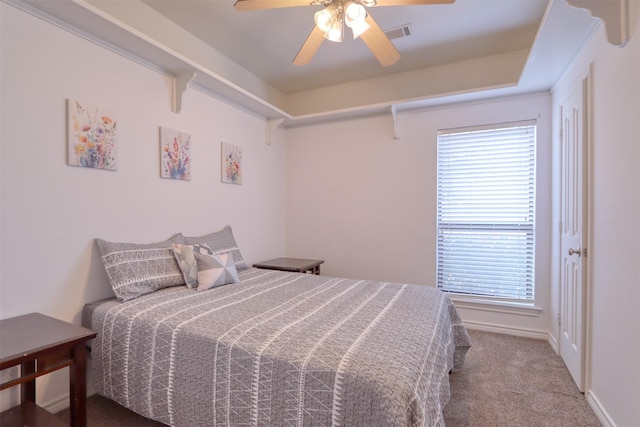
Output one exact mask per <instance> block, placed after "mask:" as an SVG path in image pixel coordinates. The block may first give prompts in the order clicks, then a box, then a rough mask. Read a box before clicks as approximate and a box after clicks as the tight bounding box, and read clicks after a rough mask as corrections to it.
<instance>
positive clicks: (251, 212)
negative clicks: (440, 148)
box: [0, 3, 285, 407]
mask: <svg viewBox="0 0 640 427" xmlns="http://www.w3.org/2000/svg"><path fill="white" fill-rule="evenodd" d="M0 13H1V41H2V46H1V48H2V68H1V96H2V99H1V108H2V113H1V151H0V153H1V163H0V171H1V181H0V182H1V184H2V187H1V200H2V205H1V211H0V214H1V228H0V232H1V262H2V264H1V275H0V318H7V317H12V316H16V315H21V314H25V313H29V312H42V313H44V314H47V315H50V316H53V317H57V318H60V319H63V320H67V321H73V322H75V323H79V320H80V317H79V316H80V312H81V310H82V306H83V304H84V303H85V302H87V301H92V300H96V299H99V298H102V297H106V296H109V295H111V289H110V287H109V284H108V281H107V277H106V274H105V272H104V269H103V267H102V264H101V261H100V259H99V256H98V252H97V248H96V246H95V244H94V238H96V237H101V238H104V239H107V240H112V241H125V242H139V243H148V242H154V241H160V240H164V239H166V238H168V237H169V236H170V235H172V234H173V233H176V232H183V233H184V234H185V235H197V234H204V233H208V232H212V231H215V230H218V229H219V228H221V227H222V226H224V225H225V224H230V225H231V226H232V227H233V230H234V234H235V237H236V240H237V241H238V244H239V246H240V249H241V250H242V253H243V255H244V257H245V258H246V259H247V260H248V261H249V262H257V261H259V260H262V259H268V258H270V257H275V256H281V255H282V254H283V253H284V201H285V196H284V177H285V175H284V160H285V155H284V148H285V147H284V144H283V143H278V142H277V141H276V142H274V143H273V144H272V145H271V146H267V145H266V144H265V143H264V138H265V135H264V128H265V126H264V121H263V120H261V119H258V118H256V117H254V116H251V115H249V114H247V113H245V112H243V111H241V110H239V109H236V108H233V107H231V106H229V105H227V104H225V103H223V102H220V101H218V100H216V99H213V98H211V97H210V96H207V95H204V94H202V93H200V92H197V91H196V90H194V89H188V90H187V91H186V93H185V96H184V99H183V111H182V113H180V114H175V113H173V112H171V109H170V107H171V97H170V88H171V81H170V79H169V78H168V77H166V76H165V75H162V74H160V73H158V72H156V71H152V70H150V69H148V68H146V67H144V66H141V65H139V64H138V63H136V62H133V61H132V60H129V59H126V58H124V57H122V56H120V55H118V54H116V53H114V52H111V51H109V50H106V49H104V48H102V47H99V46H97V45H96V44H93V43H92V42H89V41H87V40H84V39H82V38H79V37H78V36H76V35H74V34H71V33H69V32H67V31H64V30H61V29H59V28H58V27H56V26H53V25H50V24H49V23H46V22H44V21H41V20H39V19H37V18H34V17H32V16H30V15H28V14H26V13H24V12H21V11H18V10H17V9H15V8H14V7H12V6H9V5H7V4H5V3H1V4H0ZM68 98H72V99H73V98H75V99H80V100H83V101H84V102H87V103H90V104H93V105H98V106H102V107H104V108H108V109H110V110H112V111H114V112H115V113H116V114H117V123H118V127H119V134H118V141H119V169H118V171H116V172H112V171H104V170H94V169H87V168H79V167H71V166H67V165H66V108H65V101H66V99H68ZM159 126H165V127H169V128H172V129H177V130H181V131H184V132H187V133H190V134H191V140H192V158H193V166H192V180H191V181H188V182H186V181H173V180H167V179H161V178H160V177H159V173H160V166H159V141H158V128H159ZM221 141H226V142H229V143H232V144H236V145H240V146H241V147H242V148H243V161H244V183H243V185H241V186H236V185H230V184H222V183H221V182H220V151H221V150H220V142H221ZM66 384H67V379H66V372H63V373H61V374H54V376H53V379H52V380H50V381H49V380H47V379H44V380H42V381H40V380H39V386H38V387H39V389H38V399H39V401H40V402H41V403H43V404H45V405H46V404H47V403H51V402H52V401H55V400H57V399H58V398H59V397H60V396H64V395H65V394H66V393H67V392H68V391H67V386H66ZM14 394H15V393H14ZM1 403H2V406H3V407H6V405H8V404H9V403H8V402H7V394H6V393H5V394H3V401H2V402H1Z"/></svg>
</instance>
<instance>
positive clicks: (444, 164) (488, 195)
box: [437, 121, 536, 302]
mask: <svg viewBox="0 0 640 427" xmlns="http://www.w3.org/2000/svg"><path fill="white" fill-rule="evenodd" d="M535 143H536V122H535V121H527V122H517V123H508V124H499V125H490V126H481V127H473V128H460V129H449V130H440V131H438V248H437V249H438V256H437V262H438V265H437V275H438V277H437V282H438V289H441V290H443V291H445V292H449V293H454V294H463V295H472V296H477V297H488V298H492V299H497V298H499V299H500V300H511V301H517V302H533V298H534V236H535V217H534V214H535Z"/></svg>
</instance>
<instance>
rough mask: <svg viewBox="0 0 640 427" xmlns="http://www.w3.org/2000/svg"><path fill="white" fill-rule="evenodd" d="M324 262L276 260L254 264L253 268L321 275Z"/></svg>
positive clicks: (295, 259)
mask: <svg viewBox="0 0 640 427" xmlns="http://www.w3.org/2000/svg"><path fill="white" fill-rule="evenodd" d="M323 262H324V261H323V260H319V259H301V258H276V259H271V260H269V261H264V262H259V263H257V264H253V266H254V267H256V268H266V269H267V270H280V271H293V272H296V273H307V272H309V273H311V274H320V264H322V263H323Z"/></svg>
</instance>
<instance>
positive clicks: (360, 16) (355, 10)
mask: <svg viewBox="0 0 640 427" xmlns="http://www.w3.org/2000/svg"><path fill="white" fill-rule="evenodd" d="M344 15H345V16H344V21H345V22H346V24H347V25H348V26H349V28H351V30H352V31H353V38H354V40H355V39H357V38H358V37H360V35H361V34H362V33H364V32H365V31H367V30H368V29H369V28H371V25H369V24H368V23H367V21H365V19H367V11H366V9H365V8H364V6H362V5H361V4H358V3H354V2H348V3H347V6H346V7H345V10H344Z"/></svg>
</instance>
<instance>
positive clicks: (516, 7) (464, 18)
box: [144, 0, 547, 94]
mask: <svg viewBox="0 0 640 427" xmlns="http://www.w3.org/2000/svg"><path fill="white" fill-rule="evenodd" d="M310 1H311V0H310ZM144 2H145V3H146V4H148V5H149V6H150V7H152V8H153V9H154V10H156V11H157V12H159V13H161V14H162V15H164V16H166V17H167V18H169V19H170V20H171V21H173V22H175V23H176V24H178V25H180V26H181V27H182V28H184V29H186V30H188V31H189V32H191V33H192V34H194V35H195V36H196V37H198V38H199V39H201V40H203V41H205V42H206V43H208V44H210V45H211V46H213V47H214V48H215V49H217V50H218V51H220V52H222V53H223V54H224V55H226V56H227V57H229V58H230V59H232V60H233V61H235V62H236V63H238V64H240V65H241V66H243V67H244V68H246V69H248V70H251V71H252V72H253V73H254V74H256V75H257V76H258V77H260V78H261V79H263V80H264V81H266V82H267V83H269V84H270V85H272V86H274V87H275V88H277V89H278V90H280V91H282V92H283V93H285V94H288V93H292V92H299V91H303V90H308V89H314V88H318V87H323V86H329V85H334V84H337V83H345V82H350V81H354V80H360V79H363V78H370V77H377V76H381V75H387V74H394V73H399V72H402V71H408V70H413V69H417V68H426V67H431V66H434V65H439V64H443V63H448V62H454V61H460V60H464V59H468V58H475V57H481V56H487V55H492V54H496V53H502V52H509V51H514V50H519V49H524V48H529V47H531V45H532V44H533V40H534V38H535V35H536V32H537V30H538V27H539V26H540V23H541V22H542V18H543V16H544V12H545V9H546V6H547V1H545V0H456V2H455V3H453V4H444V5H421V6H394V7H373V8H369V13H370V14H371V16H373V17H374V19H375V20H376V22H377V23H378V25H380V27H381V28H382V29H383V30H388V29H392V28H397V27H399V26H402V25H405V24H409V25H410V28H411V31H412V34H411V36H410V37H406V38H400V39H395V40H394V41H393V43H394V45H395V46H396V48H397V49H398V50H399V51H400V52H401V55H402V57H401V59H400V61H399V62H398V63H397V64H395V65H393V66H391V67H382V66H381V65H380V64H379V63H378V62H377V60H376V59H375V58H374V56H373V55H372V54H371V52H370V51H369V50H368V48H367V47H366V46H365V44H364V43H363V42H362V41H361V40H353V39H351V37H350V32H349V30H347V33H348V34H346V35H347V37H345V40H344V41H343V42H342V43H333V42H330V41H326V40H325V41H324V43H323V44H322V46H321V48H320V50H319V52H318V54H317V55H316V56H315V57H314V59H313V61H312V62H311V63H310V64H309V65H306V66H303V67H298V66H295V65H293V64H292V63H291V61H292V60H293V58H294V57H295V55H296V53H297V52H298V50H299V49H300V46H301V45H302V43H303V42H304V40H305V39H306V37H307V35H308V34H309V32H310V31H311V29H312V27H313V25H314V24H313V15H314V13H315V12H316V11H317V10H320V9H321V8H322V7H321V6H308V7H293V8H286V9H271V10H258V11H249V12H239V11H237V10H236V9H235V8H234V7H233V3H234V1H233V0H209V1H202V0H196V1H194V0H144Z"/></svg>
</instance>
